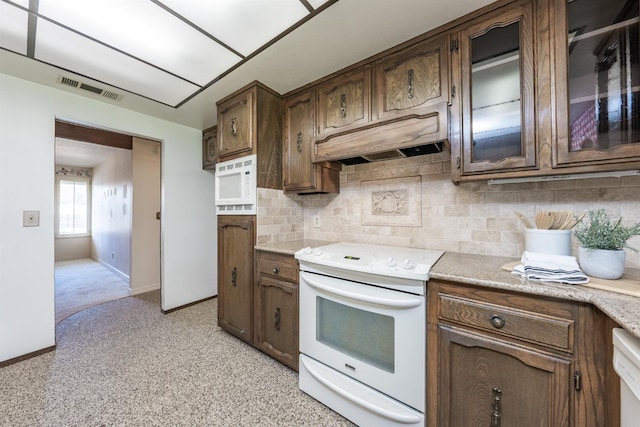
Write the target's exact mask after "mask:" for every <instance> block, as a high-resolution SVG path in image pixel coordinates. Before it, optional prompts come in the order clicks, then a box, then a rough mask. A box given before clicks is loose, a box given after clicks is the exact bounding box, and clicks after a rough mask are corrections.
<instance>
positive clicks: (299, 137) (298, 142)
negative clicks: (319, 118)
mask: <svg viewBox="0 0 640 427" xmlns="http://www.w3.org/2000/svg"><path fill="white" fill-rule="evenodd" d="M296 147H297V148H298V153H302V132H298V135H296Z"/></svg>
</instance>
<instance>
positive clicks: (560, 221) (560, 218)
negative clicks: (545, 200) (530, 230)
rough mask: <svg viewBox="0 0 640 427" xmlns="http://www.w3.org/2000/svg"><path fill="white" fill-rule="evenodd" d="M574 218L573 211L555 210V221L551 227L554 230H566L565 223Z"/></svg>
mask: <svg viewBox="0 0 640 427" xmlns="http://www.w3.org/2000/svg"><path fill="white" fill-rule="evenodd" d="M572 219H573V212H571V211H560V212H554V221H553V226H552V227H551V228H552V229H554V230H564V227H565V225H567V224H568V223H569V222H570V221H571V220H572Z"/></svg>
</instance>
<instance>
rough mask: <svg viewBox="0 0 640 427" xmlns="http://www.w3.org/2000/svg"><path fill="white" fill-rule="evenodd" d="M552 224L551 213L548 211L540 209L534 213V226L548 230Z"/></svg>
mask: <svg viewBox="0 0 640 427" xmlns="http://www.w3.org/2000/svg"><path fill="white" fill-rule="evenodd" d="M552 225H553V214H552V213H551V212H548V211H540V212H538V213H537V214H536V227H537V228H538V229H540V230H548V229H550V228H551V226H552Z"/></svg>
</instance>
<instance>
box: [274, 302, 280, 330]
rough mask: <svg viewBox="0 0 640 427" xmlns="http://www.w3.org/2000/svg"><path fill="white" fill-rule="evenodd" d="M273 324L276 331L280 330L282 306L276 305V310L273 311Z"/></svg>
mask: <svg viewBox="0 0 640 427" xmlns="http://www.w3.org/2000/svg"><path fill="white" fill-rule="evenodd" d="M273 326H274V327H275V328H276V331H279V330H280V307H276V311H275V313H273Z"/></svg>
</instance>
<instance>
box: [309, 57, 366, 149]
mask: <svg viewBox="0 0 640 427" xmlns="http://www.w3.org/2000/svg"><path fill="white" fill-rule="evenodd" d="M370 112H371V70H370V69H368V68H366V69H363V70H356V71H353V72H351V73H348V74H345V75H344V76H338V77H336V78H334V79H332V80H330V81H329V82H327V83H325V84H323V85H322V86H320V87H319V88H318V133H317V139H318V140H323V139H325V138H326V137H327V136H329V135H332V134H335V133H338V132H346V131H348V130H351V129H354V128H356V127H358V126H361V125H363V124H366V123H368V122H369V121H370V120H371V119H370V117H371V114H370Z"/></svg>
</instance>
